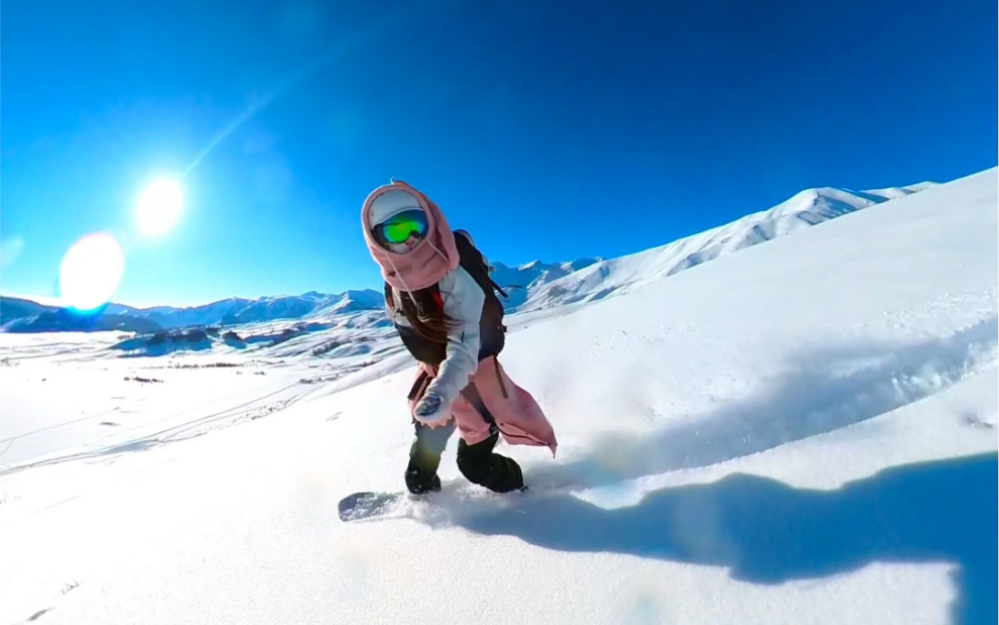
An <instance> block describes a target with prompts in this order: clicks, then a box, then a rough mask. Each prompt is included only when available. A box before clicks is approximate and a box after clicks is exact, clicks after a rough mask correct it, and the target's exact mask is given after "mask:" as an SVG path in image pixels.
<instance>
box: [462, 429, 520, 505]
mask: <svg viewBox="0 0 999 625" xmlns="http://www.w3.org/2000/svg"><path fill="white" fill-rule="evenodd" d="M497 442H499V433H498V432H493V433H492V435H490V436H489V438H487V439H486V440H484V441H482V442H479V443H475V444H474V445H469V444H468V443H466V442H465V441H464V440H460V441H458V470H459V471H461V474H462V475H464V476H465V478H466V479H468V481H469V482H472V483H474V484H478V485H480V486H484V487H486V488H488V489H489V490H492V491H495V492H497V493H506V492H509V491H511V490H517V489H520V488H523V487H524V475H523V472H522V471H521V469H520V465H519V464H517V462H516V461H515V460H514V459H513V458H507V457H506V456H501V455H499V454H496V453H493V448H494V447H496V443H497Z"/></svg>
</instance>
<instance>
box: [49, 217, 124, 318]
mask: <svg viewBox="0 0 999 625" xmlns="http://www.w3.org/2000/svg"><path fill="white" fill-rule="evenodd" d="M124 269H125V256H124V254H122V251H121V246H119V245H118V241H117V240H116V239H115V238H114V237H113V236H111V235H110V234H106V233H99V234H91V235H87V236H85V237H83V238H82V239H80V240H79V241H77V242H76V243H74V244H73V246H72V247H71V248H69V251H68V252H66V256H65V257H63V259H62V265H61V266H60V267H59V290H60V295H61V296H62V299H63V303H64V305H65V306H68V307H70V308H75V309H76V310H80V311H88V310H93V309H95V308H97V307H99V306H101V305H102V304H104V303H106V302H107V301H108V300H110V299H111V296H112V295H114V292H115V290H116V289H117V288H118V284H119V283H120V282H121V275H122V273H123V272H124Z"/></svg>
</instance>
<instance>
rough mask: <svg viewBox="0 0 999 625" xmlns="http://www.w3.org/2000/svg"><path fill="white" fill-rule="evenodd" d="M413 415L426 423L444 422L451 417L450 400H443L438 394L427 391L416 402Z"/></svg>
mask: <svg viewBox="0 0 999 625" xmlns="http://www.w3.org/2000/svg"><path fill="white" fill-rule="evenodd" d="M413 416H414V417H416V418H417V419H419V420H420V421H422V422H423V423H426V424H427V425H437V424H441V423H444V422H446V421H447V420H448V419H449V418H450V417H451V402H446V401H444V398H442V397H441V396H440V395H436V394H434V393H427V394H426V395H424V396H423V398H421V399H420V401H418V402H416V406H414V408H413Z"/></svg>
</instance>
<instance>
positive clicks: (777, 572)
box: [0, 169, 999, 625]
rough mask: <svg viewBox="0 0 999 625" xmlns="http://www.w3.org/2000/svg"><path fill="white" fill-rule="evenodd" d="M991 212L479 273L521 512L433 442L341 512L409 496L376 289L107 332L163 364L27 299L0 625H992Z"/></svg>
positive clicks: (835, 206) (871, 203) (8, 396)
mask: <svg viewBox="0 0 999 625" xmlns="http://www.w3.org/2000/svg"><path fill="white" fill-rule="evenodd" d="M997 188H999V177H997V170H996V169H990V170H987V171H984V172H981V173H979V174H976V175H973V176H969V177H967V178H963V179H960V180H956V181H953V182H949V183H946V184H941V185H935V184H922V185H915V186H912V187H905V188H890V189H882V190H873V191H863V192H851V191H845V190H840V189H815V190H809V191H804V192H802V193H800V194H798V195H796V196H794V197H792V198H791V199H789V200H788V201H786V202H784V203H782V204H780V205H778V206H776V207H774V208H772V209H769V210H767V211H763V212H760V213H754V214H751V215H747V216H746V217H744V218H742V219H740V220H737V221H735V222H732V223H730V224H726V225H724V226H721V227H719V228H715V229H713V230H709V231H706V232H704V233H700V234H697V235H694V236H691V237H687V238H685V239H682V240H679V241H676V242H673V243H669V244H667V245H663V246H661V247H658V248H654V249H651V250H647V251H643V252H639V253H636V254H632V255H630V256H625V257H621V258H616V259H586V260H581V261H576V262H573V263H562V264H545V263H540V262H537V263H531V264H528V265H524V266H521V267H516V268H514V267H508V266H506V265H502V264H500V263H494V265H495V267H496V269H495V272H494V279H495V280H496V281H497V282H498V283H500V284H501V285H503V286H509V285H513V286H514V287H520V288H514V289H511V296H512V298H511V301H510V302H509V304H508V306H509V309H510V312H511V315H510V317H509V321H510V323H509V325H510V327H511V334H510V336H509V337H508V341H507V348H506V350H505V351H504V352H503V354H502V356H501V358H500V359H501V361H502V362H503V364H504V366H505V367H506V368H507V369H508V370H509V371H510V374H511V377H513V378H514V379H515V380H517V381H518V382H519V383H521V384H522V385H523V386H524V387H525V388H527V389H528V390H530V391H531V392H532V393H533V394H534V395H535V397H536V398H538V400H539V402H540V404H541V405H542V407H543V408H544V410H545V411H546V413H547V414H548V416H549V418H550V420H551V421H552V424H553V425H554V427H555V430H556V433H557V435H558V437H559V443H560V445H559V449H558V454H557V456H556V457H555V458H554V459H553V458H552V457H551V454H549V453H547V451H546V450H543V449H541V450H539V449H536V448H524V447H513V446H504V447H503V448H502V449H501V450H500V451H501V453H504V454H507V455H510V456H513V457H515V458H516V459H517V460H518V461H519V462H520V463H521V464H522V465H523V466H524V467H525V476H526V479H527V481H528V483H529V484H530V485H531V490H529V491H528V492H526V493H517V494H512V495H502V496H500V495H494V494H490V493H487V492H485V491H483V490H482V489H480V488H478V487H475V486H472V485H470V484H469V483H468V482H467V481H465V480H464V479H463V478H462V477H461V475H460V473H459V472H458V470H457V467H456V466H455V463H454V448H455V446H456V443H457V441H456V440H452V442H451V444H450V445H449V448H448V451H447V452H446V454H445V460H444V462H443V464H442V466H441V478H442V480H443V482H444V490H443V492H441V493H439V494H437V495H435V496H432V497H429V498H426V499H422V500H421V499H415V498H413V499H410V498H405V497H404V498H402V499H401V500H400V502H399V503H398V504H396V505H395V506H394V507H393V508H392V510H390V512H389V513H388V514H387V515H385V516H383V517H380V518H378V519H374V520H371V521H364V522H355V523H343V522H341V521H340V520H339V518H338V517H337V509H336V508H337V502H338V501H339V500H340V499H341V498H342V497H344V496H346V495H348V494H350V493H352V492H356V491H361V490H381V491H393V492H394V491H399V490H401V489H402V488H403V483H402V470H403V468H404V466H405V463H406V454H407V452H408V448H409V444H410V442H411V438H412V429H411V426H410V423H409V415H408V413H407V407H406V402H405V396H406V392H407V391H408V389H409V387H410V385H411V383H412V377H413V369H414V368H413V363H412V360H411V359H410V358H409V356H408V354H406V353H405V352H404V351H403V349H402V346H401V345H400V344H399V342H398V340H397V339H396V337H395V335H394V334H393V333H392V331H391V328H390V327H388V325H387V322H386V319H385V317H384V314H382V312H381V310H380V307H381V304H382V301H381V295H380V293H379V292H377V291H355V292H349V293H345V294H338V295H326V294H320V293H309V294H305V295H303V296H298V297H293V298H292V297H289V298H265V299H262V300H235V299H234V300H227V301H225V302H217V303H214V304H211V305H209V306H206V307H200V308H197V309H175V308H162V309H148V310H138V309H132V308H129V307H125V306H121V305H112V306H109V307H108V309H107V312H108V313H109V314H113V315H116V316H121V317H128V318H130V319H132V320H135V319H142V320H145V321H148V322H152V323H155V324H156V325H157V326H159V327H160V328H161V329H178V328H183V327H185V326H196V327H194V328H188V329H186V330H183V331H180V330H177V332H175V333H174V334H173V335H172V336H171V337H170V338H167V339H162V340H159V341H151V340H150V336H151V335H150V334H149V333H147V332H145V331H143V332H142V333H140V334H133V333H131V332H125V331H123V330H122V329H119V330H115V331H103V332H35V331H25V330H26V329H32V328H33V329H44V328H43V326H41V325H38V326H31V324H33V323H39V322H38V318H39V315H41V314H45V313H46V311H45V310H41V309H38V308H34V307H32V306H31V305H30V304H31V303H30V302H29V303H19V304H18V306H21V307H22V308H21V309H19V310H23V311H24V312H23V314H21V315H20V316H17V315H14V316H13V317H10V318H8V317H5V318H4V320H3V323H4V327H5V328H6V329H7V330H9V331H8V332H5V333H3V334H0V389H2V390H0V406H2V419H0V554H2V561H3V564H2V565H0V597H3V600H2V601H0V625H2V624H6V623H24V622H32V623H36V622H37V623H53V624H55V623H72V624H73V625H83V624H86V623H164V624H166V623H169V624H171V625H173V624H183V623H192V624H193V623H199V624H200V623H206V622H233V623H260V624H271V623H283V622H295V623H333V622H335V623H442V622H453V623H479V622H487V623H545V624H556V623H566V624H573V625H576V624H588V623H600V624H603V623H740V624H753V623H760V624H764V623H765V624H767V625H773V624H779V623H786V624H788V625H790V624H795V625H797V624H800V623H836V624H851V623H856V624H858V625H859V624H869V623H878V624H891V623H898V624H905V625H915V624H944V623H961V624H972V623H974V624H977V623H995V622H996V621H997V607H996V606H997V595H996V588H997V585H999V580H997V552H999V546H997V538H996V528H997V524H999V512H997V499H996V496H995V495H996V492H997V490H999V479H997V474H999V471H997V451H999V438H997V426H999V415H997V409H999V408H997V406H999V356H997V349H999V303H997V298H999V292H997V290H999V275H997V272H999V270H997V265H996V258H997V254H999V250H997V238H996V235H995V233H996V232H997V228H999V222H997V218H999V210H997V208H999V193H997ZM861 209H862V210H861ZM709 261H710V262H709ZM48 312H49V313H51V312H52V311H48ZM18 324H21V331H17V329H18ZM218 325H223V327H220V328H213V327H208V326H218ZM236 426H238V427H236Z"/></svg>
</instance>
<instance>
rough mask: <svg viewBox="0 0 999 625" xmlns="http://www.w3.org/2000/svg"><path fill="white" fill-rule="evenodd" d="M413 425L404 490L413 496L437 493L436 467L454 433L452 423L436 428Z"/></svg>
mask: <svg viewBox="0 0 999 625" xmlns="http://www.w3.org/2000/svg"><path fill="white" fill-rule="evenodd" d="M414 425H415V426H416V438H415V439H414V440H413V444H412V446H411V447H410V448H409V464H408V465H407V466H406V476H405V477H406V488H407V489H409V492H411V493H413V494H414V495H422V494H424V493H429V492H436V491H439V490H440V489H441V479H440V478H439V477H438V476H437V467H439V466H440V464H441V454H443V453H444V449H445V448H447V441H448V439H449V438H450V437H451V433H452V432H454V422H453V421H451V422H449V423H448V424H447V425H443V426H440V427H436V428H432V427H430V426H428V425H424V424H422V423H420V422H418V421H417V422H414Z"/></svg>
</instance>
